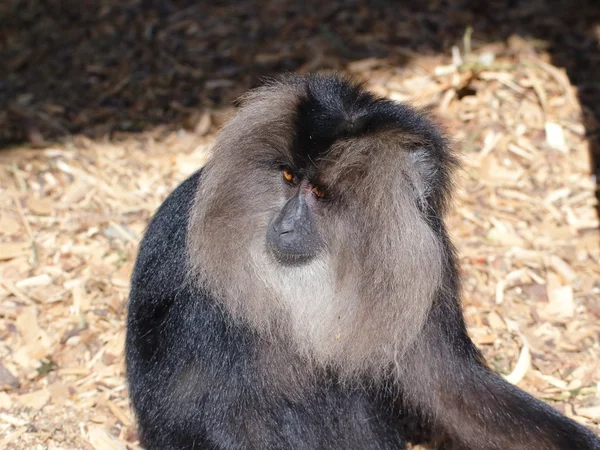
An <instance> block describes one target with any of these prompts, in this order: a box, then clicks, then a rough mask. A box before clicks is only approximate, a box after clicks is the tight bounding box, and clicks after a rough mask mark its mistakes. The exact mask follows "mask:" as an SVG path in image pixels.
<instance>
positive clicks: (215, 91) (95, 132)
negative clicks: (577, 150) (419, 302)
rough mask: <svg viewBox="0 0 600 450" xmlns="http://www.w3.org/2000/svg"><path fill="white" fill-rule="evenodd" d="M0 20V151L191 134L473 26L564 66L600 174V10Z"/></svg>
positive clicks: (264, 4) (218, 4)
mask: <svg viewBox="0 0 600 450" xmlns="http://www.w3.org/2000/svg"><path fill="white" fill-rule="evenodd" d="M0 23H1V24H2V26H1V27H0V147H1V146H4V147H6V146H12V145H15V144H20V145H22V144H23V143H29V144H31V145H33V146H43V145H45V144H46V143H47V142H48V141H51V140H53V139H60V138H64V137H65V136H69V135H73V134H76V133H77V134H84V135H88V136H91V137H98V136H106V135H108V136H111V137H115V136H117V135H118V134H119V133H129V132H139V131H144V130H147V129H150V128H153V127H157V126H163V127H167V128H173V127H176V128H180V127H183V128H186V129H190V128H191V129H193V128H194V127H196V126H197V122H198V120H199V119H198V117H199V114H201V112H202V111H203V110H206V109H207V108H208V109H215V108H220V107H222V106H226V105H230V104H231V103H232V101H233V100H234V99H235V98H236V97H237V96H239V95H240V94H241V93H243V92H244V91H245V90H246V89H248V88H250V87H254V86H256V85H257V84H259V83H260V80H261V77H265V76H273V75H277V74H279V73H282V72H287V71H296V72H308V71H314V70H322V69H339V70H344V69H345V68H346V67H347V65H348V64H349V63H350V62H352V61H358V60H363V59H365V58H383V59H385V60H386V61H387V62H388V63H389V64H393V65H396V66H399V67H401V66H402V65H403V64H405V63H406V62H407V61H408V60H409V59H410V58H412V57H414V56H415V55H419V56H423V55H435V54H445V55H448V54H450V52H451V47H452V46H453V45H456V44H457V43H459V44H460V43H461V42H462V40H463V38H464V36H465V32H466V30H468V29H469V27H471V28H472V46H473V48H474V49H476V48H477V47H478V46H482V45H489V44H490V43H497V45H501V46H502V45H503V46H508V47H511V46H513V47H514V46H517V47H518V40H517V41H515V38H517V39H524V40H527V41H528V42H529V43H531V42H533V43H534V46H539V48H543V49H546V51H548V52H549V54H550V55H551V63H552V64H554V65H556V66H559V67H562V68H565V69H566V71H567V74H568V76H569V78H570V81H571V83H572V84H574V85H575V86H577V89H578V96H579V101H580V103H581V106H582V109H583V113H584V116H585V126H586V133H587V137H588V139H589V142H590V149H591V151H590V153H591V157H592V161H593V171H594V174H595V175H596V176H600V125H599V123H600V44H599V42H600V2H598V1H597V0H579V1H577V2H574V1H569V0H533V1H528V0H504V1H503V0H495V1H494V0H492V1H476V0H474V1H469V0H445V1H444V0H409V1H402V2H399V1H398V2H397V1H390V0H377V1H369V2H367V1H357V0H346V1H323V0H302V1H296V0H280V1H275V0H272V1H267V0H264V1H260V0H240V1H212V2H209V1H197V0H196V1H195V0H4V1H3V2H2V3H1V4H0ZM517 50H518V49H517ZM592 175H593V174H592Z"/></svg>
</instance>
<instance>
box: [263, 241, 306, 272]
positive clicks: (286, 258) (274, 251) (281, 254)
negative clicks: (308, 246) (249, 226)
mask: <svg viewBox="0 0 600 450" xmlns="http://www.w3.org/2000/svg"><path fill="white" fill-rule="evenodd" d="M267 248H268V249H269V253H270V254H271V256H273V258H274V259H275V261H276V262H277V263H279V264H280V265H282V266H285V267H302V266H304V265H306V264H308V263H310V262H311V261H312V260H314V259H315V257H316V256H317V253H298V252H285V251H282V250H281V249H279V248H277V247H275V246H274V245H269V244H267Z"/></svg>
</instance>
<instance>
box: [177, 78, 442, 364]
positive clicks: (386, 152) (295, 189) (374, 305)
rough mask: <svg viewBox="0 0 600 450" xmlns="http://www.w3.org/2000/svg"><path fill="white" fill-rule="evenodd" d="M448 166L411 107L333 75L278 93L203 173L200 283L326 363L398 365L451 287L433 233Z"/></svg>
mask: <svg viewBox="0 0 600 450" xmlns="http://www.w3.org/2000/svg"><path fill="white" fill-rule="evenodd" d="M451 166H452V156H451V154H450V153H449V152H448V151H447V150H446V148H445V141H444V140H443V138H442V137H441V136H440V135H438V134H437V132H436V130H435V128H434V127H432V126H431V125H430V123H429V122H428V120H427V119H426V118H425V117H424V116H422V115H420V114H419V113H417V112H415V111H413V110H411V109H410V108H408V107H406V106H402V105H397V104H394V103H392V102H389V101H387V100H383V99H378V98H376V97H374V96H373V95H371V94H369V93H367V92H365V91H364V90H362V88H360V87H358V86H355V85H352V84H348V83H347V82H344V81H336V80H335V79H329V78H303V79H298V80H294V79H292V80H288V81H286V82H285V83H279V84H273V85H268V86H266V87H264V88H261V89H259V90H257V91H254V92H253V93H251V94H250V95H248V96H247V97H246V99H245V103H244V104H243V105H242V107H241V109H240V111H239V112H238V114H237V115H236V116H235V117H234V118H233V119H232V120H231V121H230V122H229V123H228V124H227V125H226V126H225V127H224V129H223V130H222V132H221V134H220V136H219V138H218V139H217V142H216V143H215V146H214V148H213V154H212V156H211V159H210V160H209V162H208V163H207V165H206V167H205V168H204V169H203V173H202V177H201V180H200V186H199V190H198V193H197V196H196V202H195V204H194V207H193V210H192V216H191V220H190V225H189V230H188V235H187V238H188V251H189V258H188V263H189V268H190V274H191V276H193V277H194V279H195V280H197V281H198V282H199V284H200V285H201V286H202V288H203V289H207V290H209V291H210V292H211V293H213V294H214V295H215V296H216V297H218V298H219V299H220V301H221V302H222V303H223V304H224V305H225V306H226V308H227V310H228V311H229V312H230V313H231V314H232V315H233V316H234V317H237V318H239V319H240V320H243V321H245V322H248V323H250V324H252V325H253V326H254V327H255V328H257V329H258V330H262V331H264V332H265V333H267V334H268V333H270V332H271V331H272V330H273V328H276V327H282V326H283V327H284V328H285V330H286V332H287V333H291V334H292V335H293V336H294V337H293V341H294V342H295V343H296V344H297V345H299V346H300V347H302V348H303V349H304V350H305V351H306V352H308V353H310V354H311V355H313V356H314V357H315V358H316V359H318V360H320V361H322V362H327V363H329V362H334V361H337V362H340V361H341V360H345V361H346V362H345V364H346V366H347V367H353V368H355V369H358V368H359V367H364V366H365V365H373V366H375V365H378V364H379V365H381V364H383V363H382V361H384V360H385V361H387V362H389V360H390V358H392V355H397V354H398V352H399V350H398V346H401V345H406V343H407V342H409V341H410V337H411V336H416V334H417V331H418V328H419V324H421V323H423V321H424V320H425V318H426V315H427V311H428V309H429V305H430V304H431V302H432V301H433V300H432V299H433V298H434V295H435V293H436V291H437V290H438V289H439V287H440V285H441V283H442V275H441V274H442V264H443V259H444V253H443V247H442V245H441V243H440V237H439V236H438V235H436V232H435V229H437V228H439V223H440V222H439V221H438V222H436V220H438V219H436V218H437V217H439V215H440V214H441V211H442V210H443V204H444V202H445V197H446V196H445V193H446V192H447V190H448V187H449V181H448V172H449V168H451ZM411 330H415V331H414V333H413V332H412V331H411ZM394 336H404V340H403V341H402V342H401V343H399V341H398V339H395V338H394ZM350 360H351V361H350Z"/></svg>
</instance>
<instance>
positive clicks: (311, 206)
mask: <svg viewBox="0 0 600 450" xmlns="http://www.w3.org/2000/svg"><path fill="white" fill-rule="evenodd" d="M281 184H282V185H283V189H282V191H283V193H284V196H285V204H284V205H283V208H281V211H280V212H279V213H278V214H277V215H276V216H275V217H274V218H273V220H272V221H271V223H269V227H268V230H267V236H266V239H267V246H268V248H269V250H270V251H271V253H272V254H273V256H274V257H275V259H277V261H279V263H281V264H284V265H300V264H305V263H307V262H309V261H311V260H312V259H313V258H314V257H315V256H317V255H318V254H319V253H320V252H321V250H322V249H323V245H324V242H323V239H322V238H321V234H320V232H319V228H318V226H317V220H318V219H317V216H318V214H320V213H322V212H323V208H324V207H325V202H327V197H326V192H325V190H324V189H323V188H322V187H320V186H319V185H318V184H317V183H316V182H314V181H311V179H310V177H309V176H307V175H306V174H304V173H302V172H299V173H295V171H293V170H292V169H291V168H290V167H282V168H281Z"/></svg>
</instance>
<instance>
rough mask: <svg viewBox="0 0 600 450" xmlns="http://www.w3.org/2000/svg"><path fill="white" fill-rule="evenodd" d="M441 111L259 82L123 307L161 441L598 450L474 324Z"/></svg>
mask: <svg viewBox="0 0 600 450" xmlns="http://www.w3.org/2000/svg"><path fill="white" fill-rule="evenodd" d="M456 166H457V159H456V157H455V155H454V154H453V152H452V151H451V148H450V146H449V144H448V141H447V139H446V138H445V137H444V135H443V134H442V132H441V131H440V129H439V127H438V126H436V125H435V124H434V122H432V120H431V119H430V118H428V117H427V116H426V115H425V114H423V113H421V112H418V111H415V110H414V109H412V108H410V107H408V106H406V105H403V104H398V103H394V102H392V101H389V100H386V99H383V98H378V97H376V96H375V95H373V94H371V93H369V92H367V91H366V90H364V88H363V87H362V86H361V85H358V84H355V83H353V82H351V81H348V80H347V79H345V78H342V77H337V76H316V75H313V76H308V77H298V76H288V77H286V78H283V79H281V80H279V81H276V82H271V83H269V84H267V85H265V86H263V87H261V88H259V89H256V90H254V91H252V92H250V93H249V94H247V95H246V96H245V97H244V98H243V99H242V100H241V107H240V109H239V112H238V113H237V115H236V116H235V117H234V118H233V119H232V120H231V121H230V122H229V123H228V124H227V125H226V126H225V127H224V128H223V130H222V132H221V133H220V135H219V137H218V138H217V140H216V143H215V145H214V148H213V151H212V154H211V157H210V160H209V161H208V162H207V164H206V166H205V167H204V168H203V169H202V170H201V171H199V172H197V173H196V174H194V175H192V176H191V177H190V178H189V179H187V180H186V181H184V182H183V183H182V184H181V185H180V186H179V187H178V188H177V189H176V190H175V191H174V192H173V193H172V194H171V195H170V196H169V197H168V198H167V200H166V201H165V202H164V204H163V205H162V206H161V207H160V209H159V210H158V212H157V213H156V215H155V216H154V218H153V219H152V221H151V223H150V225H149V227H148V230H147V232H146V235H145V237H144V239H143V241H142V243H141V247H140V251H139V255H138V258H137V263H136V266H135V270H134V274H133V279H132V288H131V296H130V301H129V315H128V321H127V346H126V347H127V348H126V356H127V374H128V381H129V388H130V393H131V401H132V404H133V408H134V410H135V413H136V416H137V420H138V423H139V430H140V437H141V440H142V442H143V444H144V445H145V446H146V448H147V449H153V450H174V449H189V450H193V449H196V450H199V449H223V450H225V449H227V450H229V449H258V450H267V449H269V450H273V449H282V450H284V449H285V450H289V449H324V450H331V449H340V450H342V449H343V450H348V449H357V450H358V449H361V450H365V449H403V448H405V445H406V444H407V443H409V442H411V443H419V442H423V443H428V444H429V445H432V446H433V447H434V448H443V449H445V450H448V449H470V450H534V449H540V450H559V449H560V450H574V449H580V450H587V449H600V440H599V439H598V438H597V437H596V436H595V435H594V434H593V433H592V432H590V431H589V430H588V429H586V428H585V427H583V426H581V425H579V424H577V423H576V422H574V421H572V420H570V419H568V418H566V417H565V416H563V415H561V414H560V413H558V412H557V411H556V410H555V409H553V408H552V407H550V406H548V405H546V404H545V403H543V402H541V401H539V400H536V399H535V398H533V397H532V396H530V395H528V394H526V393H525V392H523V391H522V390H519V389H518V388H516V387H515V386H512V385H510V384H509V383H507V382H506V381H504V380H503V379H502V378H501V377H500V376H498V375H497V374H495V373H493V372H492V371H491V370H490V369H489V368H488V367H487V366H486V364H485V362H484V360H483V358H482V356H481V354H480V353H479V351H478V350H477V349H476V347H475V345H474V344H473V342H472V341H471V339H470V338H469V336H468V335H467V331H466V329H465V323H464V320H463V315H462V312H461V307H460V281H459V274H458V265H457V258H456V255H455V250H454V248H453V246H452V243H451V242H450V239H449V237H448V233H447V231H446V227H445V225H444V221H443V215H444V212H445V210H446V208H447V205H448V203H449V197H450V194H451V190H452V189H451V188H452V185H451V178H452V172H453V170H454V169H455V168H456Z"/></svg>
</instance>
